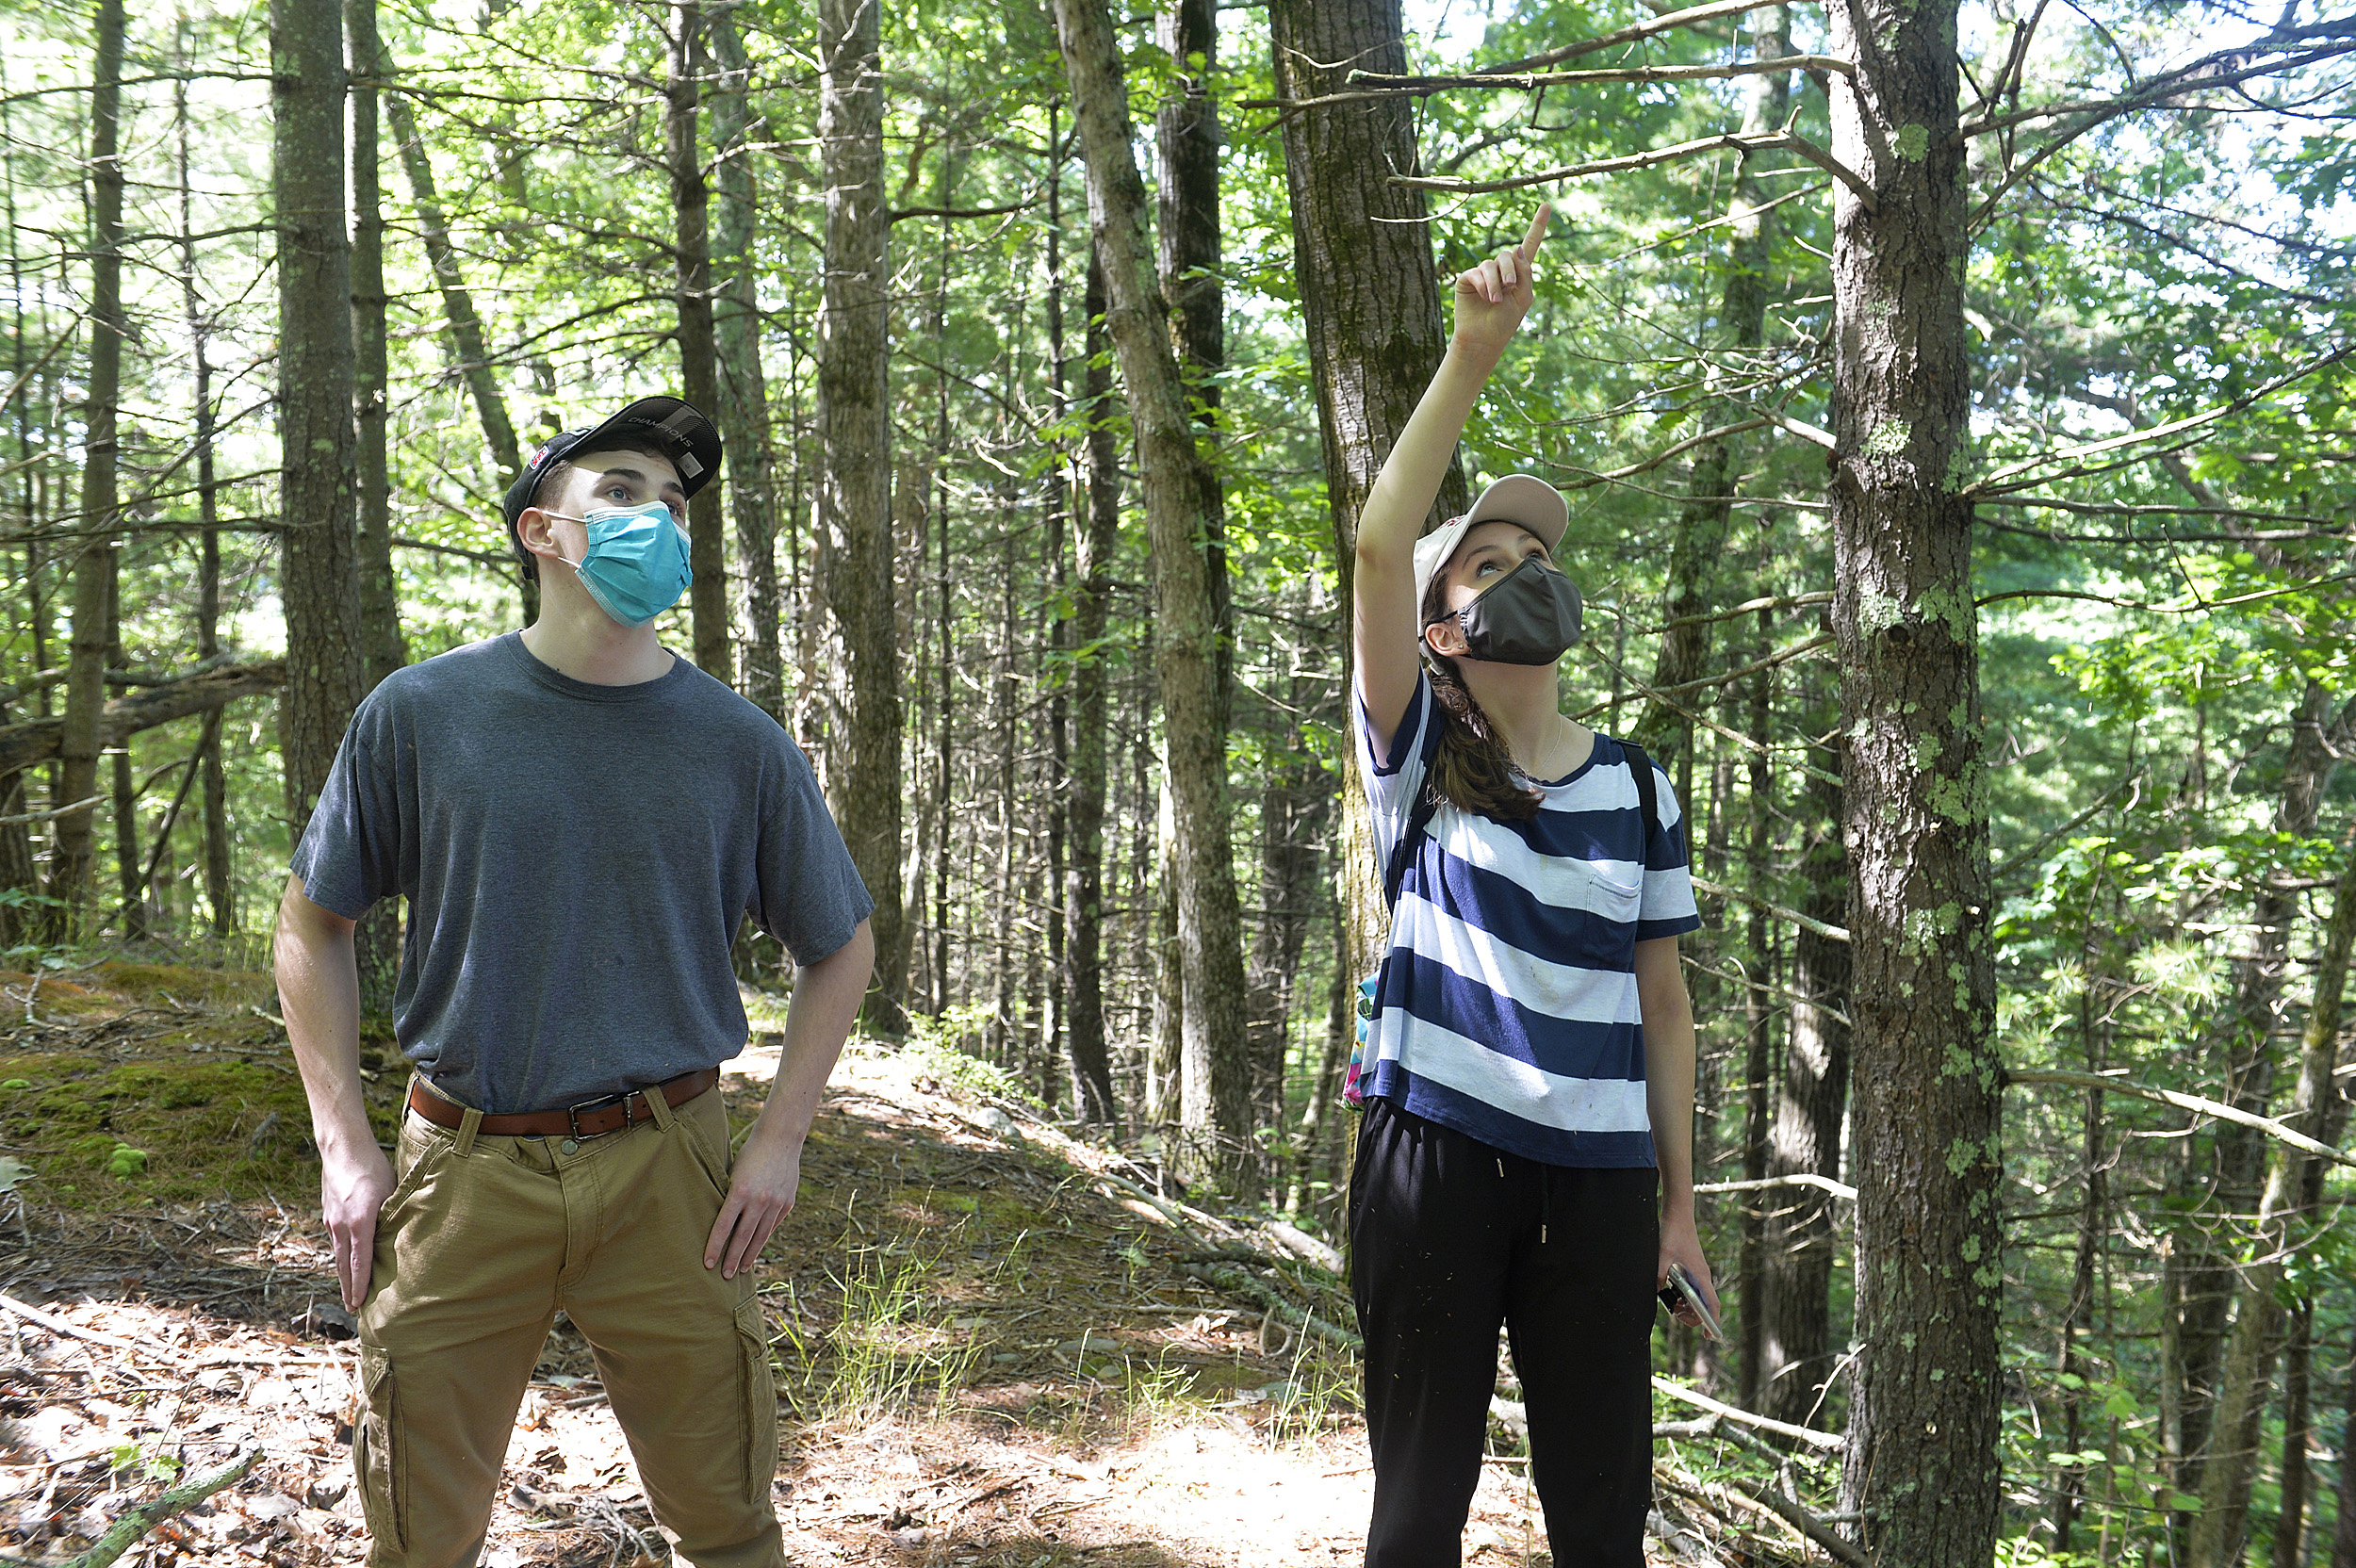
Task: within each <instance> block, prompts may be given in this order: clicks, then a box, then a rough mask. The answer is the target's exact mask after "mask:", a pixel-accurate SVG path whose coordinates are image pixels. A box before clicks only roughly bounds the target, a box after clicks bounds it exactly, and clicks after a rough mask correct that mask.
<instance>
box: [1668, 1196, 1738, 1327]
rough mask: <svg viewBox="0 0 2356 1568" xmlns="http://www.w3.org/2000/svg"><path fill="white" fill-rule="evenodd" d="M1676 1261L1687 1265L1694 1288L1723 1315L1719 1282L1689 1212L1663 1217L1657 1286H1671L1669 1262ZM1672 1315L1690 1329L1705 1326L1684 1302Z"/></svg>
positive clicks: (1686, 1269)
mask: <svg viewBox="0 0 2356 1568" xmlns="http://www.w3.org/2000/svg"><path fill="white" fill-rule="evenodd" d="M1673 1263H1674V1264H1682V1265H1684V1266H1685V1272H1686V1274H1687V1275H1688V1276H1690V1277H1691V1278H1692V1280H1693V1288H1694V1289H1696V1290H1698V1291H1700V1292H1701V1293H1702V1298H1703V1299H1705V1300H1707V1301H1708V1302H1709V1303H1710V1306H1711V1307H1712V1308H1714V1309H1717V1311H1718V1315H1719V1316H1721V1317H1724V1316H1725V1315H1726V1312H1725V1309H1724V1308H1723V1307H1721V1306H1720V1304H1719V1301H1718V1286H1717V1284H1716V1282H1713V1281H1712V1280H1711V1279H1710V1260H1709V1259H1707V1258H1705V1257H1703V1256H1702V1242H1701V1236H1700V1235H1699V1234H1698V1233H1696V1232H1695V1231H1694V1229H1693V1217H1691V1216H1690V1215H1689V1216H1687V1217H1684V1218H1682V1219H1679V1218H1677V1217H1663V1218H1662V1219H1661V1266H1660V1268H1659V1269H1658V1270H1657V1277H1656V1278H1655V1279H1654V1281H1653V1288H1654V1289H1655V1290H1666V1289H1668V1288H1669V1266H1670V1265H1671V1264H1673ZM1670 1315H1671V1316H1672V1317H1675V1318H1676V1319H1677V1321H1678V1322H1680V1323H1682V1324H1684V1325H1685V1326H1686V1327H1687V1328H1689V1329H1698V1328H1700V1327H1701V1326H1702V1320H1701V1317H1700V1316H1699V1315H1697V1314H1696V1313H1695V1312H1694V1311H1693V1308H1692V1307H1690V1306H1687V1305H1685V1304H1683V1303H1682V1302H1679V1304H1678V1306H1677V1310H1676V1311H1675V1312H1673V1313H1671V1314H1670Z"/></svg>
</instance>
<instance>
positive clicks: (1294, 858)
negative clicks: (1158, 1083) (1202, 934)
mask: <svg viewBox="0 0 2356 1568" xmlns="http://www.w3.org/2000/svg"><path fill="white" fill-rule="evenodd" d="M1294 660H1295V667H1294V669H1293V671H1292V675H1291V678H1290V681H1289V684H1288V688H1287V691H1286V701H1287V702H1288V704H1289V705H1290V707H1291V708H1292V709H1293V711H1295V712H1297V713H1306V712H1309V711H1311V710H1312V708H1313V706H1314V705H1316V704H1317V702H1318V699H1319V696H1320V694H1321V689H1322V682H1321V681H1317V680H1316V679H1315V678H1314V677H1312V676H1311V675H1310V674H1309V673H1308V672H1306V671H1305V670H1303V669H1302V668H1301V662H1300V658H1299V654H1298V652H1297V651H1296V653H1295V654H1294ZM1276 717H1277V721H1278V722H1279V723H1280V724H1281V725H1282V726H1283V728H1282V729H1281V730H1280V731H1279V733H1278V735H1277V736H1276V737H1275V743H1274V744H1273V745H1271V746H1270V747H1269V748H1268V760H1267V762H1266V763H1265V764H1264V768H1265V780H1264V782H1263V784H1262V786H1261V790H1260V840H1261V843H1260V927H1259V930H1258V932H1257V934H1256V935H1255V937H1254V939H1253V940H1252V950H1251V956H1250V962H1249V965H1248V968H1247V974H1248V975H1249V979H1250V985H1251V993H1250V1004H1251V1013H1250V1018H1249V1020H1248V1027H1249V1029H1250V1031H1251V1039H1252V1103H1253V1105H1254V1107H1255V1111H1254V1114H1255V1115H1256V1116H1257V1117H1258V1119H1259V1121H1260V1124H1261V1125H1263V1126H1266V1127H1269V1128H1282V1127H1283V1126H1284V1120H1285V1118H1284V1091H1285V1083H1284V1054H1285V1048H1286V1042H1287V1041H1288V1039H1289V1038H1290V1030H1291V1020H1292V1012H1293V981H1294V978H1295V976H1296V975H1297V974H1298V973H1299V972H1300V969H1301V949H1302V947H1303V946H1304V945H1305V943H1306V942H1307V940H1308V935H1309V923H1310V916H1311V914H1312V912H1313V909H1314V906H1315V904H1316V900H1317V889H1316V886H1315V882H1316V878H1317V850H1318V846H1319V844H1320V843H1322V842H1323V841H1324V838H1325V831H1326V824H1327V821H1328V819H1329V818H1330V816H1331V815H1332V810H1333V776H1332V775H1331V774H1330V773H1328V772H1327V771H1326V768H1325V766H1324V764H1323V762H1322V761H1321V760H1319V759H1318V757H1317V752H1316V751H1315V750H1314V749H1313V746H1312V742H1311V740H1310V737H1309V734H1308V726H1307V725H1306V724H1305V723H1302V722H1301V721H1299V720H1296V719H1294V718H1292V717H1291V716H1289V715H1286V714H1283V713H1279V714H1278V715H1276Z"/></svg>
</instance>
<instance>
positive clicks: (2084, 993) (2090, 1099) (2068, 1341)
mask: <svg viewBox="0 0 2356 1568" xmlns="http://www.w3.org/2000/svg"><path fill="white" fill-rule="evenodd" d="M2093 897H2094V895H2093V894H2092V893H2091V892H2090V893H2089V894H2088V895H2087V908H2086V935H2085V938H2084V939H2083V940H2082V942H2081V946H2080V953H2081V955H2082V957H2083V960H2084V963H2085V972H2084V974H2083V975H2082V977H2081V980H2080V984H2079V987H2078V1040H2079V1047H2080V1049H2081V1050H2082V1051H2083V1052H2084V1054H2085V1056H2086V1071H2088V1072H2090V1073H2097V1072H2101V1071H2102V1070H2103V1064H2104V1061H2105V1059H2106V1057H2107V1055H2108V1053H2107V1052H2105V1051H2104V1050H2103V1047H2102V1034H2103V1029H2104V1025H2103V1024H2102V1021H2099V1020H2098V1017H2097V1009H2096V987H2097V985H2098V984H2099V983H2100V979H2101V974H2102V967H2101V966H2102V950H2101V949H2100V948H2099V947H2098V945H2097V943H2096V942H2095V939H2094V905H2093ZM2079 1137H2080V1142H2081V1145H2082V1147H2083V1149H2084V1151H2085V1157H2086V1185H2085V1187H2084V1189H2083V1191H2082V1194H2081V1197H2080V1199H2079V1209H2078V1250H2077V1256H2076V1259H2075V1263H2074V1266H2073V1267H2072V1269H2071V1271H2070V1301H2069V1305H2068V1306H2066V1307H2065V1308H2064V1309H2063V1311H2062V1322H2061V1336H2062V1354H2061V1370H2062V1375H2063V1380H2064V1383H2063V1388H2062V1395H2061V1400H2062V1447H2063V1450H2064V1451H2065V1452H2067V1453H2072V1454H2075V1453H2080V1452H2083V1451H2084V1444H2085V1441H2086V1433H2085V1418H2086V1384H2085V1381H2084V1380H2085V1378H2086V1370H2087V1367H2086V1361H2085V1358H2084V1357H2083V1356H2081V1354H2080V1353H2079V1349H2078V1342H2079V1340H2080V1338H2081V1337H2082V1336H2083V1335H2084V1334H2085V1333H2086V1328H2087V1325H2088V1324H2089V1323H2090V1322H2091V1321H2092V1320H2093V1317H2094V1309H2095V1300H2094V1292H2095V1288H2096V1287H2095V1275H2096V1265H2097V1263H2098V1262H2099V1261H2100V1259H2101V1255H2102V1250H2103V1249H2104V1247H2105V1246H2106V1244H2107V1240H2108V1236H2109V1232H2110V1165H2109V1161H2108V1160H2107V1159H2106V1158H2105V1157H2104V1152H2103V1142H2104V1140H2103V1135H2102V1091H2101V1090H2100V1089H2092V1088H2090V1089H2088V1090H2086V1100H2085V1102H2084V1104H2083V1106H2082V1107H2081V1109H2080V1112H2079ZM2072 1378H2075V1379H2079V1380H2080V1381H2078V1382H2075V1383H2072V1382H2070V1381H2069V1380H2070V1379H2072ZM2059 1480H2060V1482H2061V1484H2060V1485H2059V1486H2058V1487H2057V1488H2056V1489H2055V1491H2056V1494H2057V1495H2056V1496H2055V1497H2054V1500H2053V1549H2054V1551H2055V1552H2056V1553H2067V1552H2068V1551H2069V1550H2070V1535H2071V1532H2072V1531H2073V1530H2074V1529H2075V1528H2076V1527H2077V1522H2078V1510H2079V1509H2080V1508H2081V1507H2082V1506H2083V1505H2084V1503H2085V1500H2086V1466H2085V1465H2083V1464H2072V1465H2070V1466H2067V1467H2066V1468H2065V1469H2064V1470H2063V1472H2062V1474H2061V1476H2060V1477H2059Z"/></svg>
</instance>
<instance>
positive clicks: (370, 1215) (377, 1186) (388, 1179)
mask: <svg viewBox="0 0 2356 1568" xmlns="http://www.w3.org/2000/svg"><path fill="white" fill-rule="evenodd" d="M319 1167H320V1168H319V1208H320V1209H321V1210H322V1211H323V1212H324V1213H325V1215H326V1217H327V1234H328V1237H329V1239H330V1240H331V1241H333V1242H334V1244H335V1278H336V1280H337V1281H338V1282H340V1283H341V1284H342V1285H343V1288H344V1305H345V1306H347V1307H349V1308H351V1309H352V1311H353V1312H358V1311H359V1310H360V1303H361V1302H362V1301H363V1300H365V1299H367V1298H368V1278H369V1276H370V1275H372V1274H373V1273H374V1272H375V1271H376V1216H377V1212H378V1211H379V1210H381V1209H383V1208H384V1200H385V1199H387V1198H390V1197H391V1196H392V1195H393V1167H392V1162H391V1161H389V1160H387V1159H385V1157H384V1151H383V1150H381V1149H379V1148H377V1147H376V1145H375V1144H373V1143H371V1144H369V1145H368V1150H367V1152H365V1153H363V1152H348V1153H341V1154H337V1155H335V1156H333V1157H330V1156H328V1155H327V1154H326V1152H324V1151H321V1153H320V1159H319Z"/></svg>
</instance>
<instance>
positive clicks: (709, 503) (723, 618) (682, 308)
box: [663, 0, 736, 686]
mask: <svg viewBox="0 0 2356 1568" xmlns="http://www.w3.org/2000/svg"><path fill="white" fill-rule="evenodd" d="M704 25H705V22H704V0H671V37H670V44H671V49H670V74H669V77H668V78H667V79H666V80H665V82H664V83H663V98H664V101H665V105H666V112H665V114H664V116H663V132H664V137H663V144H664V151H665V154H666V155H667V156H668V159H669V162H670V172H671V209H672V213H673V220H674V221H673V229H672V233H673V236H674V242H675V244H676V246H677V252H676V255H675V272H676V279H677V282H676V287H677V289H678V299H679V396H680V397H682V398H685V399H686V400H688V401H689V402H691V403H693V404H694V405H695V407H696V408H698V409H701V410H702V411H704V412H705V413H706V414H712V413H714V412H716V411H717V410H718V408H719V406H720V369H719V348H718V345H717V342H716V340H715V338H714V337H713V335H712V236H711V228H710V225H711V217H712V188H711V185H710V184H709V183H708V182H707V181H706V180H705V179H704V170H703V154H702V150H701V148H700V147H699V146H698V145H697V138H696V134H695V130H696V118H697V113H698V110H699V107H700V106H701V104H702V101H703V82H704V41H703V30H704ZM723 439H725V437H724V438H723ZM687 537H688V547H687V556H688V561H687V564H688V569H689V570H690V571H691V572H692V573H694V575H695V584H694V586H692V587H690V588H689V589H688V590H687V603H688V608H689V610H690V611H691V612H692V613H693V614H694V616H695V666H696V668H698V669H700V670H702V671H703V672H704V673H705V674H706V675H708V676H711V677H712V678H715V679H717V680H721V681H725V682H727V683H728V685H731V686H733V685H735V684H736V650H735V648H733V647H732V646H731V645H729V642H728V529H727V525H726V520H725V517H724V515H723V511H722V506H721V500H720V486H718V485H716V484H706V485H705V486H704V487H703V488H702V489H701V490H699V491H697V492H696V493H695V498H693V499H691V500H690V501H689V502H688V503H687Z"/></svg>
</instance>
